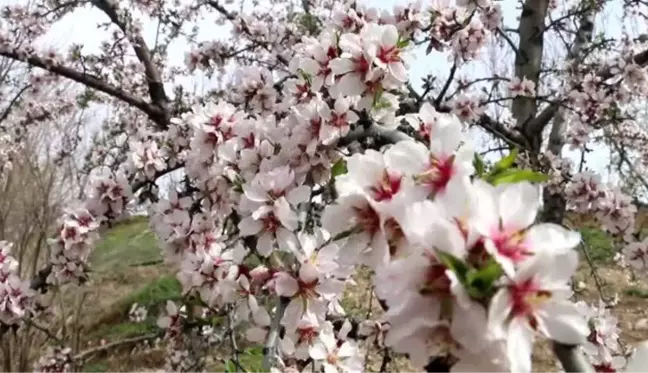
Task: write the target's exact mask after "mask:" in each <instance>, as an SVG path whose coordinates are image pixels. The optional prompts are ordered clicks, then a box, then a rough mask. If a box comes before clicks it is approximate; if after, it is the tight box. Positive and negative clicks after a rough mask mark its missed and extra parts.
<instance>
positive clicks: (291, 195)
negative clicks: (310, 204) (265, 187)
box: [286, 185, 311, 206]
mask: <svg viewBox="0 0 648 373" xmlns="http://www.w3.org/2000/svg"><path fill="white" fill-rule="evenodd" d="M310 192H311V191H310V188H309V187H308V186H306V185H302V186H299V187H297V188H295V189H293V190H291V191H290V192H288V194H287V195H286V199H287V200H288V202H290V204H291V205H293V206H297V205H298V204H300V203H303V202H306V201H308V199H309V198H310Z"/></svg>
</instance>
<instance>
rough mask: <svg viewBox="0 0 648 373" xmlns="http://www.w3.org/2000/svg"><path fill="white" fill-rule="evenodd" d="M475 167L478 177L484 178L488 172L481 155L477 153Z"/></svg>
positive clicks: (474, 161)
mask: <svg viewBox="0 0 648 373" xmlns="http://www.w3.org/2000/svg"><path fill="white" fill-rule="evenodd" d="M473 166H474V167H475V173H476V174H477V176H482V175H483V174H484V172H485V171H486V164H485V163H484V160H483V159H482V157H480V156H479V154H477V153H475V159H474V160H473Z"/></svg>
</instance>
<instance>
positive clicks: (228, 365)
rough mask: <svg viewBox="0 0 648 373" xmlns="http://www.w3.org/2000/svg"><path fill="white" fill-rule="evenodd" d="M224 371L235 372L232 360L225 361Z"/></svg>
mask: <svg viewBox="0 0 648 373" xmlns="http://www.w3.org/2000/svg"><path fill="white" fill-rule="evenodd" d="M225 371H226V372H227V373H234V372H236V371H237V369H236V364H235V363H234V362H233V361H232V360H227V362H226V363H225Z"/></svg>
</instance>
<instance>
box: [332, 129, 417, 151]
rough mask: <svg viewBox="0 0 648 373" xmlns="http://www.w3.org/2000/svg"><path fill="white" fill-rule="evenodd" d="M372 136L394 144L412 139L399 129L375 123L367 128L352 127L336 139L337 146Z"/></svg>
mask: <svg viewBox="0 0 648 373" xmlns="http://www.w3.org/2000/svg"><path fill="white" fill-rule="evenodd" d="M369 137H371V138H374V139H377V140H380V141H382V142H385V143H390V144H394V143H397V142H399V141H407V140H410V141H414V139H412V138H411V137H409V136H407V135H406V134H404V133H403V132H401V131H398V130H388V129H386V128H383V127H380V126H379V125H377V124H371V125H370V126H369V128H364V127H362V126H360V127H358V128H356V129H354V130H353V131H351V132H349V133H348V134H347V135H346V136H344V137H343V138H341V139H340V140H339V141H338V145H339V146H347V145H349V144H351V143H353V142H354V141H362V140H364V139H366V138H369Z"/></svg>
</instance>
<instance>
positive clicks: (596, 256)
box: [579, 227, 614, 263]
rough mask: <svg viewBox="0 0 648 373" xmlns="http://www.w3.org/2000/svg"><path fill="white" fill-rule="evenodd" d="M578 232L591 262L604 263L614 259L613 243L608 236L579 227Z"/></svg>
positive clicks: (588, 228) (590, 228) (591, 228)
mask: <svg viewBox="0 0 648 373" xmlns="http://www.w3.org/2000/svg"><path fill="white" fill-rule="evenodd" d="M579 231H580V233H581V236H582V237H583V241H585V244H586V245H587V249H588V251H589V255H590V257H591V258H592V261H594V262H599V263H606V262H611V261H612V260H613V259H614V250H613V243H612V238H611V237H610V235H609V234H607V233H605V232H603V231H602V230H600V229H597V228H593V227H581V228H580V229H579Z"/></svg>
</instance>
